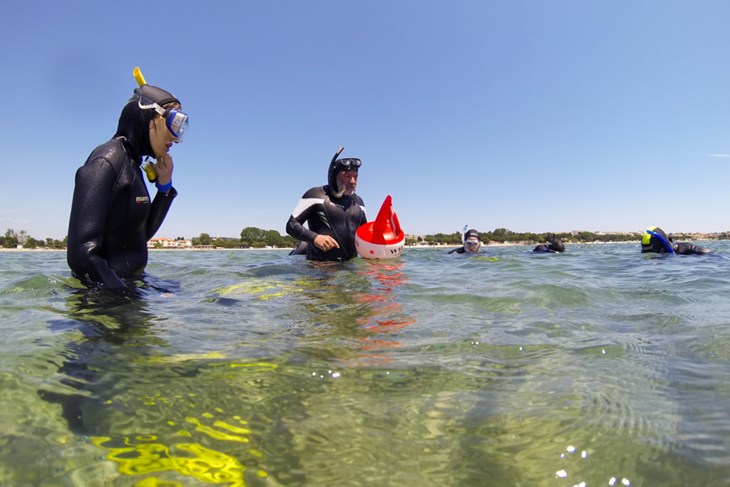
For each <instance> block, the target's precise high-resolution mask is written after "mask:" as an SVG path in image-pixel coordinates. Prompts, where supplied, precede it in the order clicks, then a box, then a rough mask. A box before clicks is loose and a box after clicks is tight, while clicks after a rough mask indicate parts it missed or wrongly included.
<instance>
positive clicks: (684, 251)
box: [673, 242, 711, 255]
mask: <svg viewBox="0 0 730 487" xmlns="http://www.w3.org/2000/svg"><path fill="white" fill-rule="evenodd" d="M673 247H674V252H675V253H677V254H680V255H692V254H709V253H710V252H711V251H710V249H706V248H705V247H700V246H699V245H695V244H691V243H688V242H677V243H675V244H673Z"/></svg>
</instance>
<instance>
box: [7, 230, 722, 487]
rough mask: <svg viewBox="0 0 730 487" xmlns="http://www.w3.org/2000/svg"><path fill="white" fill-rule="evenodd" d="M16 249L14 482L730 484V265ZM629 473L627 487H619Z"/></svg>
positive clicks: (580, 252) (596, 251)
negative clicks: (82, 278)
mask: <svg viewBox="0 0 730 487" xmlns="http://www.w3.org/2000/svg"><path fill="white" fill-rule="evenodd" d="M710 246H712V247H713V248H715V249H717V250H719V251H720V252H721V255H720V256H713V257H711V256H688V257H683V256H672V257H668V258H650V257H647V256H643V255H641V254H640V253H639V251H638V248H637V246H635V245H594V246H571V247H569V248H568V252H567V253H566V254H564V255H532V254H531V253H530V252H529V250H530V249H529V248H527V247H499V248H488V249H486V251H485V253H484V256H483V257H477V258H468V257H464V256H457V255H446V254H445V251H444V250H442V249H438V250H434V249H423V250H422V249H417V250H416V249H414V250H411V249H407V250H406V252H405V253H404V256H403V257H402V258H401V259H398V260H396V261H386V262H368V261H364V260H362V259H358V260H355V261H352V262H349V263H346V264H315V263H310V262H306V261H304V260H302V259H301V258H293V257H288V256H287V255H286V253H285V252H282V251H252V252H248V251H220V252H217V251H216V252H190V251H170V252H162V251H159V252H153V253H152V254H151V256H150V266H149V267H148V272H149V274H150V278H149V279H148V283H149V285H148V286H147V287H145V288H144V289H142V290H141V297H139V298H135V299H124V300H118V299H117V300H114V299H110V298H108V297H104V296H89V295H88V294H85V293H84V292H83V291H80V290H77V289H73V288H72V287H69V286H71V285H73V284H74V280H72V279H70V273H69V271H68V269H67V267H66V264H65V254H63V253H44V252H6V253H0V332H1V333H2V339H0V390H1V391H2V395H1V396H0V401H1V404H0V406H2V407H0V431H2V433H0V485H74V486H77V485H78V486H80V485H115V486H127V485H129V486H134V485H138V486H153V485H160V486H161V485H165V486H172V485H181V486H182V485H185V486H187V485H216V484H217V485H230V486H233V485H399V486H401V485H406V486H409V485H414V486H419V487H422V486H429V485H434V486H436V485H438V486H444V485H454V486H456V485H459V486H462V485H508V486H509V485H525V486H533V485H545V486H553V485H554V486H573V485H580V484H581V483H582V482H583V483H585V485H588V486H590V485H629V484H630V485H677V486H680V485H682V486H684V485H730V401H729V399H730V391H729V389H730V387H729V386H728V377H730V331H729V330H730V327H729V326H728V325H730V305H729V304H727V296H730V277H728V276H730V273H729V272H728V270H730V261H729V260H728V259H726V258H725V257H724V256H723V254H725V253H727V252H730V245H728V244H726V243H714V244H710ZM622 482H623V483H622Z"/></svg>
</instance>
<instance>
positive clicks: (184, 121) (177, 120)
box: [135, 90, 189, 142]
mask: <svg viewBox="0 0 730 487" xmlns="http://www.w3.org/2000/svg"><path fill="white" fill-rule="evenodd" d="M136 91H137V90H135V92H136ZM138 98H139V101H138V103H139V107H140V108H142V109H145V110H146V109H150V108H152V109H154V110H155V111H156V112H157V113H159V114H160V115H162V118H164V119H165V126H166V127H167V130H169V131H170V133H172V135H174V136H175V138H176V139H177V142H182V141H183V136H184V135H185V132H186V131H187V129H188V125H189V117H188V115H187V114H186V113H183V112H181V111H179V110H175V109H174V108H163V107H161V106H160V105H158V104H157V103H155V102H153V101H152V100H150V99H149V98H147V97H145V96H144V95H142V94H141V93H138Z"/></svg>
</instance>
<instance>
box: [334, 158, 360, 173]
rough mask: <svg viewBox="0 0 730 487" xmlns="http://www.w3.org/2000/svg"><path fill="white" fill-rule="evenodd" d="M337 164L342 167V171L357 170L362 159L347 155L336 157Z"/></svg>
mask: <svg viewBox="0 0 730 487" xmlns="http://www.w3.org/2000/svg"><path fill="white" fill-rule="evenodd" d="M337 164H339V165H340V166H341V167H342V168H343V169H342V170H343V171H357V170H358V169H359V168H360V166H362V161H361V160H360V159H357V158H355V157H348V158H346V159H338V160H337Z"/></svg>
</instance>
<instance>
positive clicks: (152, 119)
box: [67, 84, 187, 290]
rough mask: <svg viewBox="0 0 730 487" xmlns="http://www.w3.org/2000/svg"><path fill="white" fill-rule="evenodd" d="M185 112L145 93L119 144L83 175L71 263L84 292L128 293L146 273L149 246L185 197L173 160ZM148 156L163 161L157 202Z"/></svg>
mask: <svg viewBox="0 0 730 487" xmlns="http://www.w3.org/2000/svg"><path fill="white" fill-rule="evenodd" d="M179 107H180V101H179V100H178V99H177V98H175V97H174V96H173V95H171V94H170V93H168V92H167V91H165V90H163V89H160V88H157V87H155V86H151V85H147V84H144V85H142V86H140V87H139V88H137V89H136V90H135V93H134V95H133V96H132V98H131V99H130V100H129V101H128V102H127V104H126V105H125V106H124V108H123V109H122V113H121V115H120V117H119V124H118V127H117V132H116V134H114V137H113V138H112V139H111V140H109V141H108V142H106V143H104V144H102V145H100V146H98V147H97V148H96V149H94V150H93V151H92V153H91V155H90V156H89V157H88V159H87V160H86V162H85V163H84V165H83V166H82V167H80V168H79V169H78V171H77V172H76V186H75V188H74V195H73V204H72V207H71V217H70V221H69V229H68V250H67V261H68V265H69V267H70V268H71V270H72V272H73V274H74V276H75V277H77V278H78V279H80V280H81V281H82V282H84V284H86V285H89V286H100V287H102V288H104V289H114V290H119V289H125V288H127V284H125V282H124V280H123V279H124V278H130V277H137V276H140V275H141V274H142V273H143V271H144V268H145V266H146V265H147V241H148V240H149V239H150V238H152V236H153V235H154V234H155V232H156V231H157V230H158V229H159V228H160V225H161V224H162V221H163V220H164V218H165V216H166V215H167V211H168V210H169V208H170V205H171V204H172V200H173V199H174V198H175V196H177V191H176V190H175V188H173V187H172V158H171V157H170V155H169V154H168V153H167V152H168V151H169V149H170V147H171V146H172V143H173V142H179V141H180V140H181V138H182V136H183V132H184V130H185V128H186V127H187V115H185V114H184V113H182V112H180V111H178V110H177V109H178V108H179ZM168 108H172V109H168ZM144 156H153V157H155V158H156V159H157V164H156V165H155V167H156V168H157V175H158V177H159V179H158V181H157V188H158V191H157V194H156V195H155V198H154V201H152V202H150V195H149V192H148V191H147V186H146V184H145V181H144V178H143V175H142V169H141V167H140V166H141V164H142V158H143V157H144ZM161 183H162V184H161Z"/></svg>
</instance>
